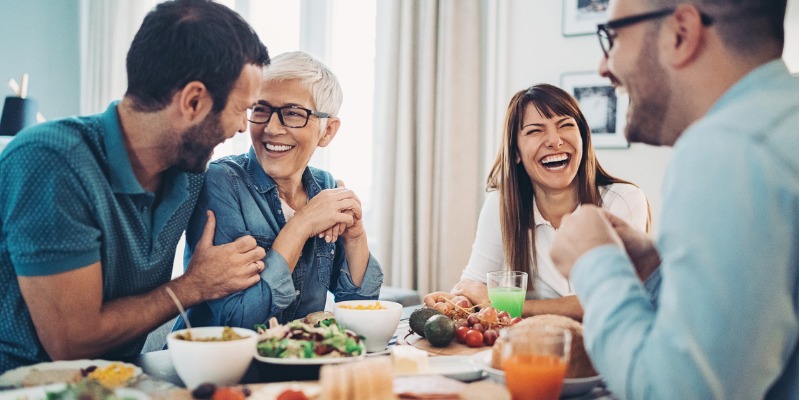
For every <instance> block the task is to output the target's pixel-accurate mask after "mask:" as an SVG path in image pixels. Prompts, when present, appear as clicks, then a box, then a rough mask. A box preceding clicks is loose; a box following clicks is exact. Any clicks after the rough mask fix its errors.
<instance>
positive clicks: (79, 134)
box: [0, 102, 203, 373]
mask: <svg viewBox="0 0 800 400" xmlns="http://www.w3.org/2000/svg"><path fill="white" fill-rule="evenodd" d="M117 104H118V103H117V102H115V103H112V104H111V105H110V106H109V107H108V109H107V110H106V112H104V113H102V114H97V115H92V116H86V117H75V118H69V119H63V120H58V121H52V122H47V123H43V124H39V125H36V126H34V127H31V128H29V129H27V130H24V131H22V132H20V133H19V134H18V135H17V137H15V138H14V140H12V141H11V143H10V144H9V145H8V147H6V149H5V150H4V151H3V152H2V153H0V299H1V301H0V304H2V306H1V307H2V308H0V373H2V372H3V371H5V370H8V369H10V368H14V367H17V366H20V365H26V364H33V363H37V362H43V361H49V360H50V359H49V357H48V356H47V354H46V353H45V351H44V348H43V347H42V345H41V344H40V343H39V341H38V338H37V335H36V331H35V329H34V326H33V322H32V320H31V317H30V313H29V312H28V309H27V307H26V305H25V302H24V301H23V299H22V297H21V295H20V290H19V285H18V283H17V276H42V275H53V274H57V273H61V272H65V271H71V270H74V269H78V268H82V267H85V266H88V265H90V264H93V263H96V262H98V261H99V262H100V263H101V264H102V270H103V301H110V300H113V299H116V298H120V297H126V296H131V295H136V294H140V293H143V292H147V291H149V290H152V289H153V288H155V287H157V286H159V285H161V284H163V283H165V282H168V281H169V280H170V278H171V273H172V264H173V260H174V256H175V248H176V246H177V244H178V240H179V239H180V236H181V233H182V232H183V231H184V230H185V229H186V226H187V224H188V221H189V217H190V216H191V213H192V210H193V208H194V206H195V203H196V202H197V196H198V193H199V191H200V188H201V186H202V180H203V175H202V174H189V173H185V172H181V171H178V170H168V171H166V172H165V173H164V178H163V179H162V188H161V193H157V194H156V193H150V192H147V191H146V190H144V189H143V188H142V186H141V185H140V184H139V182H138V181H137V180H136V177H135V175H134V173H133V169H132V168H131V163H130V160H129V159H128V154H127V151H126V150H125V142H124V138H123V136H122V131H121V129H120V125H119V117H118V115H117V107H116V106H117ZM75 290H76V291H77V290H82V288H80V287H76V288H75ZM42 295H43V296H46V295H47V294H46V293H43V294H42ZM145 339H146V337H141V338H139V339H138V340H136V341H135V342H133V343H129V344H127V345H125V346H121V347H119V348H117V349H115V350H113V351H112V352H110V353H109V354H106V355H104V356H103V358H106V359H117V358H121V357H127V356H132V355H135V354H138V353H139V352H140V351H141V349H142V346H143V345H144V341H145Z"/></svg>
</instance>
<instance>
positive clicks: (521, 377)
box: [501, 326, 572, 400]
mask: <svg viewBox="0 0 800 400" xmlns="http://www.w3.org/2000/svg"><path fill="white" fill-rule="evenodd" d="M526 328H528V329H524V330H520V329H504V330H503V332H502V333H501V335H502V337H503V339H504V341H505V343H504V345H503V349H502V351H503V353H502V366H503V370H504V371H505V375H506V387H508V391H509V392H510V393H511V398H512V399H513V400H549V399H552V400H557V399H558V397H559V396H560V395H561V387H562V386H563V384H564V374H565V373H566V371H567V365H568V363H569V351H570V346H571V344H572V333H571V332H570V331H569V329H564V328H556V327H553V326H538V327H526Z"/></svg>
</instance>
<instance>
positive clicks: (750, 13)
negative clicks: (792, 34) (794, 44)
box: [647, 0, 786, 54]
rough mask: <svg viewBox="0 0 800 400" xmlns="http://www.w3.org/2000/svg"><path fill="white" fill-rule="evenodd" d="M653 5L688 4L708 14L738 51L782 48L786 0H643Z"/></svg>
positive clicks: (715, 25) (743, 52)
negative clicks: (767, 47)
mask: <svg viewBox="0 0 800 400" xmlns="http://www.w3.org/2000/svg"><path fill="white" fill-rule="evenodd" d="M647 3H649V4H650V6H651V7H653V8H654V9H661V8H667V7H676V6H679V5H681V4H690V5H693V6H695V7H697V9H698V10H699V11H700V12H702V13H704V14H707V15H708V16H710V17H711V18H712V20H713V23H712V25H713V26H714V27H715V28H716V29H717V32H719V35H720V38H721V39H722V41H723V42H724V44H725V46H726V47H728V48H729V49H731V50H733V51H734V52H736V53H739V54H748V53H758V52H760V51H762V50H763V48H764V47H765V46H767V45H770V47H777V48H779V49H782V48H783V42H784V28H783V22H784V18H785V16H786V0H647Z"/></svg>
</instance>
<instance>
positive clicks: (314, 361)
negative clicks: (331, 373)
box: [255, 353, 364, 365]
mask: <svg viewBox="0 0 800 400" xmlns="http://www.w3.org/2000/svg"><path fill="white" fill-rule="evenodd" d="M255 357H256V360H258V361H261V362H265V363H268V364H282V365H325V364H341V363H346V362H352V361H358V360H363V359H364V355H363V354H362V355H360V356H356V357H319V358H277V357H264V356H262V355H260V354H258V353H256V355H255Z"/></svg>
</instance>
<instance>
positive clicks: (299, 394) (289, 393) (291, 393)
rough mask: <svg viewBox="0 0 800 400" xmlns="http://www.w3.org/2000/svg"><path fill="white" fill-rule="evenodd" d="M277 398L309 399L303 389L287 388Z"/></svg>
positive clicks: (286, 399) (285, 399)
mask: <svg viewBox="0 0 800 400" xmlns="http://www.w3.org/2000/svg"><path fill="white" fill-rule="evenodd" d="M277 400H308V397H307V396H306V394H305V393H303V391H302V390H294V389H286V390H284V391H283V393H281V394H279V395H278V399H277Z"/></svg>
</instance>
